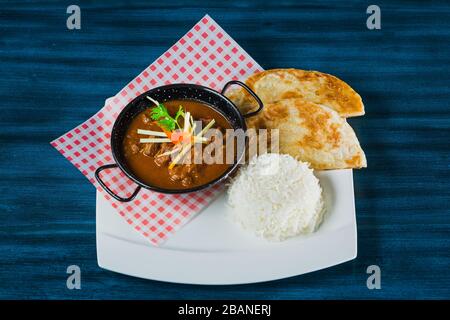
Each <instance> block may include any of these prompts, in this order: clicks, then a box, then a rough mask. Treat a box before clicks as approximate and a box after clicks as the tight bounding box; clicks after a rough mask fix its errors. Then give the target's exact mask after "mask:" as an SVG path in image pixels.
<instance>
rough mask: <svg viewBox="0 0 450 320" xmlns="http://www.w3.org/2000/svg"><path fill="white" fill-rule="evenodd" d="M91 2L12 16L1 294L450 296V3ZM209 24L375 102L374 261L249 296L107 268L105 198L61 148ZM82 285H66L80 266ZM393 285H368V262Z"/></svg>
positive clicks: (2, 174) (269, 60) (359, 196)
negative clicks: (370, 15) (102, 258)
mask: <svg viewBox="0 0 450 320" xmlns="http://www.w3.org/2000/svg"><path fill="white" fill-rule="evenodd" d="M127 2H128V1H107V2H104V3H101V2H84V1H78V2H77V3H78V4H79V5H80V7H81V13H82V29H81V30H75V31H70V30H67V28H66V18H67V14H66V7H67V5H68V3H67V4H65V3H60V2H38V1H30V2H27V3H21V2H17V3H14V2H4V3H2V4H1V10H0V70H1V77H0V108H1V109H0V148H1V149H0V181H1V182H0V188H1V192H0V212H1V215H2V223H1V225H0V259H1V260H0V261H1V262H0V265H1V266H0V298H64V299H76V298H81V299H93V298H98V299H105V298H109V299H121V298H127V299H168V298H175V299H196V298H207V299H216V298H230V299H235V298H247V299H311V298H319V299H330V298H346V299H347V298H351V299H359V298H369V299H378V298H400V299H404V298H450V289H449V288H450V272H449V266H450V232H449V231H450V230H449V216H450V209H449V203H450V182H449V179H450V170H449V169H450V165H449V163H450V152H449V151H450V148H449V137H450V105H449V95H450V89H449V82H450V81H449V80H450V72H449V71H450V67H449V65H450V47H449V43H450V42H449V41H450V19H448V17H449V14H450V5H449V3H448V2H447V1H433V2H430V3H427V5H426V6H425V5H421V4H420V3H421V2H419V1H389V2H387V1H382V2H381V1H380V2H377V4H378V5H379V6H380V7H381V10H382V29H381V30H377V31H369V30H368V29H367V28H366V25H365V23H366V18H367V14H366V8H367V6H368V5H370V4H372V3H371V2H370V3H369V2H364V1H362V2H360V1H345V3H344V1H327V2H319V1H309V2H300V1H264V3H263V2H262V1H242V0H238V1H234V0H233V1H220V2H217V3H216V2H214V4H209V2H208V1H195V2H193V1H163V2H161V1H158V2H155V3H152V2H147V1H145V2H144V1H142V2H140V1H137V2H133V4H128V3H127ZM206 13H209V14H210V15H211V16H212V17H213V18H214V19H215V20H216V21H217V22H218V23H219V24H220V25H221V26H222V27H223V28H224V29H225V30H226V31H227V32H228V33H229V34H230V35H231V36H232V37H234V39H235V40H236V41H237V42H238V43H239V44H240V45H241V46H242V47H243V48H245V49H246V50H247V51H248V52H249V53H250V55H252V56H253V57H254V58H255V60H256V61H258V62H259V63H260V64H261V65H262V66H263V67H264V68H275V67H297V68H302V69H315V70H320V71H324V72H328V73H331V74H334V75H337V76H338V77H340V78H342V79H344V80H345V81H347V82H348V83H349V84H350V85H351V86H352V87H354V88H355V89H356V90H357V91H358V92H359V93H360V94H361V96H362V97H363V100H364V102H365V106H366V116H364V117H362V118H354V119H350V120H349V122H350V123H351V125H352V126H353V127H354V129H355V131H356V132H357V134H358V137H359V139H360V142H361V145H362V146H363V148H364V149H365V151H366V155H367V158H368V166H369V167H368V169H365V170H360V171H355V172H354V180H355V181H354V182H355V194H356V210H357V220H358V241H359V243H358V249H359V250H358V251H359V252H358V258H357V259H356V260H354V261H352V262H348V263H345V264H343V265H339V266H336V267H333V268H329V269H326V270H322V271H319V272H314V273H311V274H307V275H303V276H299V277H293V278H289V279H284V280H280V281H273V282H267V283H261V284H256V285H241V286H224V287H221V286H191V285H176V284H168V283H161V282H156V281H146V280H141V279H135V278H131V277H127V276H123V275H119V274H115V273H112V272H108V271H104V270H102V269H100V268H99V267H98V266H97V262H96V252H95V190H94V188H93V187H92V185H91V184H90V183H89V182H88V181H87V180H86V179H85V178H84V177H83V176H82V174H81V173H80V172H78V171H77V170H76V169H75V168H74V167H73V166H72V165H71V164H70V163H69V162H68V161H67V160H65V159H64V158H63V157H61V156H60V155H59V154H58V153H57V152H56V151H55V150H54V149H53V148H51V146H50V145H49V142H50V141H51V140H52V139H54V138H55V137H58V136H59V135H61V134H62V133H64V132H65V131H67V130H68V129H71V128H73V127H74V126H75V125H77V124H79V123H81V122H82V121H84V120H85V119H87V118H88V117H89V116H91V115H92V114H94V113H95V112H96V110H98V109H99V107H101V106H102V105H103V102H104V99H105V98H107V97H109V96H111V95H112V94H114V93H116V92H117V91H118V90H119V89H121V88H122V86H124V85H125V84H126V83H127V82H128V81H129V80H130V79H132V78H133V77H134V76H135V75H137V74H138V73H139V72H140V71H141V70H142V69H143V68H145V67H146V66H147V65H148V64H150V63H151V62H152V61H153V60H154V59H155V58H157V57H158V56H159V55H160V54H161V53H162V52H164V50H166V49H167V48H168V47H169V46H170V45H172V44H173V43H174V42H175V41H176V40H177V39H179V38H180V37H181V36H182V35H183V34H184V33H185V32H186V31H187V30H188V29H189V28H190V27H192V25H193V24H194V23H195V22H196V21H198V20H199V19H200V18H201V17H202V16H203V15H204V14H206ZM71 264H77V265H79V266H80V267H81V269H82V289H81V290H73V291H71V290H68V289H66V276H67V275H66V273H65V272H66V268H67V266H68V265H71ZM372 264H377V265H379V266H380V267H381V270H382V289H381V290H368V289H367V288H366V278H367V275H366V273H365V270H366V268H367V266H369V265H372Z"/></svg>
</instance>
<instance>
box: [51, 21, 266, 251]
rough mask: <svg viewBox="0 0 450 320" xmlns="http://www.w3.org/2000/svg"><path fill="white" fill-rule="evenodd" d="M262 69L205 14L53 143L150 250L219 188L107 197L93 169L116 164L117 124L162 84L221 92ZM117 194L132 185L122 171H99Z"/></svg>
mask: <svg viewBox="0 0 450 320" xmlns="http://www.w3.org/2000/svg"><path fill="white" fill-rule="evenodd" d="M261 70H262V68H261V67H260V66H259V65H258V64H257V63H256V62H255V61H254V60H253V59H252V58H251V57H250V56H249V55H248V54H247V53H246V52H245V51H244V50H243V49H242V48H241V47H240V46H239V45H238V44H237V43H236V42H235V41H234V40H233V39H232V38H231V37H230V36H229V35H228V34H227V33H226V32H225V31H224V30H223V29H222V28H221V27H220V26H219V25H218V24H217V23H216V22H215V21H214V20H213V19H212V18H211V17H209V16H208V15H206V16H205V17H203V18H202V19H201V20H200V21H199V22H198V23H197V24H196V25H195V26H194V27H193V28H192V29H191V30H190V31H189V32H188V33H187V34H185V35H184V36H183V37H182V38H181V39H180V40H179V41H178V42H176V43H175V44H174V45H173V46H172V47H171V48H170V49H169V50H167V51H166V52H165V53H164V54H163V55H161V56H160V57H159V58H158V59H157V60H156V61H155V62H153V63H152V64H151V65H150V66H148V67H147V68H146V69H145V70H144V71H142V72H141V74H139V75H138V76H137V77H136V78H134V79H133V81H131V82H130V83H129V84H128V85H127V86H125V87H124V88H123V89H122V90H120V92H119V93H117V94H116V95H115V96H114V97H112V98H111V99H108V100H107V102H106V104H105V106H104V107H103V108H102V109H101V110H100V111H98V112H97V113H96V114H95V115H94V116H92V117H91V118H90V119H88V120H87V121H86V122H84V123H82V124H81V125H79V126H78V127H76V128H74V129H73V130H71V131H69V132H67V133H66V134H64V135H62V136H61V137H59V138H58V139H56V140H54V141H52V142H51V144H52V146H53V147H55V148H56V149H57V150H58V151H59V152H60V153H61V154H62V155H63V156H64V157H66V158H67V159H68V160H69V161H70V162H72V164H73V165H74V166H75V167H77V168H78V170H80V171H81V172H82V173H83V174H84V175H85V176H86V177H87V178H88V179H89V181H90V182H91V183H92V184H94V186H95V187H96V188H97V190H98V191H99V192H101V193H102V194H103V196H104V197H105V198H106V199H107V200H108V201H109V202H110V203H111V205H112V206H113V207H114V208H115V209H116V210H117V212H118V213H119V214H120V215H121V216H122V217H123V219H125V221H126V222H127V223H128V224H129V225H130V226H132V227H133V228H134V229H135V230H136V231H138V232H139V233H141V234H142V235H143V236H144V237H146V238H147V239H149V240H150V242H151V243H152V244H154V245H159V244H161V243H162V242H163V241H164V240H166V239H168V238H169V237H170V235H172V234H174V233H175V231H176V230H177V229H179V228H180V227H181V226H182V225H184V224H185V223H187V222H188V221H189V219H190V218H192V217H193V216H194V215H195V214H197V213H199V212H200V211H201V210H202V209H203V208H204V207H205V206H207V205H208V204H209V203H210V202H211V201H213V200H214V198H215V197H216V196H217V195H218V194H219V193H220V192H221V190H222V189H223V188H222V186H220V185H216V186H213V187H210V188H208V189H206V190H202V191H199V192H195V193H187V194H176V195H170V194H161V193H157V192H153V191H150V190H147V189H141V191H140V192H139V194H138V195H137V197H136V198H135V199H134V200H133V201H131V202H128V203H122V202H119V201H116V200H115V199H113V198H112V197H110V196H109V195H108V194H107V193H106V192H105V191H104V190H103V189H102V188H101V187H100V186H99V184H98V183H97V181H96V180H95V178H94V172H95V170H96V169H97V168H98V167H99V166H102V165H104V164H108V163H114V159H113V157H112V154H111V146H110V138H111V130H112V126H113V124H114V121H115V119H116V118H117V116H118V115H119V113H120V111H121V110H122V109H123V108H124V107H125V106H126V105H127V104H128V103H129V102H130V101H131V100H133V99H134V98H135V97H137V96H139V95H140V94H141V93H143V92H145V91H148V90H150V89H151V88H153V87H158V86H161V85H166V84H171V83H178V82H187V83H196V84H201V85H204V86H208V87H210V88H213V89H216V90H220V89H221V88H222V87H223V85H224V84H225V83H226V82H227V81H229V80H233V79H239V78H246V77H247V76H249V75H250V74H253V73H255V72H258V71H261ZM101 178H102V179H103V180H104V181H105V182H106V184H107V185H108V186H109V187H110V188H111V189H112V190H113V191H114V192H116V193H118V194H120V195H121V196H129V195H130V194H131V193H132V192H133V191H134V190H135V188H136V184H135V183H134V182H132V181H131V180H129V179H128V178H127V177H126V176H125V174H124V173H123V172H122V171H120V169H117V168H116V169H109V170H105V171H103V172H102V175H101Z"/></svg>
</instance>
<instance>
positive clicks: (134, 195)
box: [95, 163, 141, 202]
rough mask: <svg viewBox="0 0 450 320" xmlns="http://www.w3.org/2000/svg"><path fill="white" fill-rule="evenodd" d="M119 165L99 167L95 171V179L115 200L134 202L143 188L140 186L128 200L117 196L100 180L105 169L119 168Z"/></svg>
mask: <svg viewBox="0 0 450 320" xmlns="http://www.w3.org/2000/svg"><path fill="white" fill-rule="evenodd" d="M117 167H118V165H117V164H116V163H112V164H105V165H104V166H101V167H98V168H97V170H95V179H97V181H98V183H99V184H100V185H101V186H102V188H103V189H104V190H105V191H106V192H108V194H109V195H110V196H111V197H113V198H114V199H116V200H118V201H120V202H129V201H131V200H133V199H134V198H135V197H136V195H137V194H138V193H139V191H140V190H141V186H138V187H137V188H136V190H134V192H133V194H132V195H131V196H129V197H128V198H122V197H120V196H118V195H117V194H115V193H114V192H113V191H112V190H111V189H110V188H108V187H107V186H106V184H105V183H104V182H103V180H102V179H101V178H100V172H102V171H103V170H105V169H111V168H117Z"/></svg>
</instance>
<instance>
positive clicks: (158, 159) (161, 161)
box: [154, 143, 172, 167]
mask: <svg viewBox="0 0 450 320" xmlns="http://www.w3.org/2000/svg"><path fill="white" fill-rule="evenodd" d="M171 149H172V146H171V144H170V143H162V144H161V147H160V148H159V150H158V152H157V153H156V154H155V160H154V161H155V163H156V165H157V166H158V167H162V166H165V165H168V164H169V161H170V155H166V156H161V155H162V154H163V153H165V152H167V151H170V150H171Z"/></svg>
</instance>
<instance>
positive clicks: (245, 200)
mask: <svg viewBox="0 0 450 320" xmlns="http://www.w3.org/2000/svg"><path fill="white" fill-rule="evenodd" d="M228 204H229V205H230V206H231V207H232V209H233V210H229V212H230V217H231V219H232V220H234V221H235V222H237V223H238V224H239V225H240V226H241V227H243V228H244V229H246V230H248V231H251V232H253V233H254V234H256V235H257V236H261V237H264V238H266V239H268V240H272V241H281V240H285V239H287V238H290V237H294V236H297V235H299V234H307V233H311V232H314V231H315V230H316V229H317V227H318V226H319V225H320V223H321V222H322V217H323V214H324V211H325V209H324V202H323V198H322V188H321V187H320V184H319V180H318V179H317V178H316V177H315V176H314V174H313V170H312V169H310V168H309V166H308V164H307V163H305V162H301V161H298V160H296V159H294V158H293V157H291V156H290V155H284V154H283V155H282V154H276V153H268V154H263V155H260V156H257V157H254V158H253V159H252V160H251V161H250V163H249V164H248V166H247V167H245V168H242V169H241V171H240V172H239V174H238V176H237V177H236V178H235V180H234V181H233V182H232V184H231V186H230V188H229V189H228Z"/></svg>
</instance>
